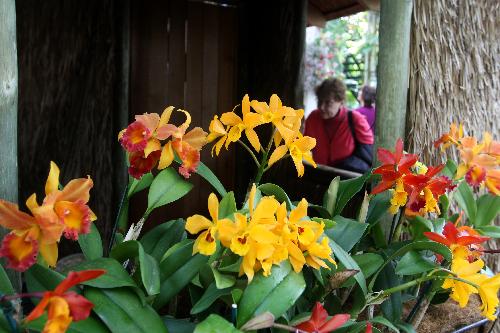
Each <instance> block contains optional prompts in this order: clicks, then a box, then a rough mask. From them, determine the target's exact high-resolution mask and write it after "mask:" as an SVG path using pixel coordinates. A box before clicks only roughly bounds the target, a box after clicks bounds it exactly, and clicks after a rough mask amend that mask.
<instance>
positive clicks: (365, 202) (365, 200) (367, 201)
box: [357, 192, 370, 223]
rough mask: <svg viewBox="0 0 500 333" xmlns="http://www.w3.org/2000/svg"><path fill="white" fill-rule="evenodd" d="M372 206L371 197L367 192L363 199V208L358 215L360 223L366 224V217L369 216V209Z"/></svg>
mask: <svg viewBox="0 0 500 333" xmlns="http://www.w3.org/2000/svg"><path fill="white" fill-rule="evenodd" d="M369 206H370V196H369V195H368V193H366V192H365V196H364V197H363V202H362V203H361V207H360V208H359V213H358V218H357V220H358V222H360V223H365V222H366V217H367V216H368V207H369Z"/></svg>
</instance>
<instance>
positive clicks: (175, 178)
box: [146, 168, 193, 215]
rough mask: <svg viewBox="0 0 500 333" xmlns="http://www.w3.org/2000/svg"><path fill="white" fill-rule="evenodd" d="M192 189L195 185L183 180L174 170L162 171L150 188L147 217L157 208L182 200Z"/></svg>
mask: <svg viewBox="0 0 500 333" xmlns="http://www.w3.org/2000/svg"><path fill="white" fill-rule="evenodd" d="M192 188H193V184H191V183H189V182H187V181H185V180H184V179H182V178H181V176H179V174H178V173H177V171H175V170H174V169H173V168H166V169H164V170H162V171H161V172H160V173H159V174H158V175H157V176H156V177H155V179H154V180H153V182H152V183H151V187H150V188H149V193H148V209H147V210H146V215H147V214H149V213H151V211H152V210H153V209H155V208H158V207H161V206H163V205H166V204H168V203H171V202H174V201H175V200H177V199H180V198H182V197H183V196H185V195H186V194H187V193H188V192H189V191H191V189H192Z"/></svg>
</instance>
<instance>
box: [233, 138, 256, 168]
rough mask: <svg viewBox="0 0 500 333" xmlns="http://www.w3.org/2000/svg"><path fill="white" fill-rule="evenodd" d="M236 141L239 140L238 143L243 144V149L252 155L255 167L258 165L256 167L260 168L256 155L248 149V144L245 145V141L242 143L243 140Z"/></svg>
mask: <svg viewBox="0 0 500 333" xmlns="http://www.w3.org/2000/svg"><path fill="white" fill-rule="evenodd" d="M238 142H239V143H240V144H241V145H242V146H243V148H245V149H246V150H247V151H248V153H249V154H250V156H252V158H253V161H254V162H255V164H256V165H257V167H258V168H260V163H259V161H258V160H257V157H256V156H255V154H254V153H253V151H252V150H251V149H250V147H248V146H247V145H246V143H244V142H243V141H241V140H238Z"/></svg>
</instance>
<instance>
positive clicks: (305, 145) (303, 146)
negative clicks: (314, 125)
mask: <svg viewBox="0 0 500 333" xmlns="http://www.w3.org/2000/svg"><path fill="white" fill-rule="evenodd" d="M294 144H295V145H296V146H297V148H299V149H300V150H301V151H302V152H303V153H304V152H306V151H310V150H311V149H313V148H314V147H315V146H316V139H315V138H311V137H310V136H304V137H302V138H300V139H298V140H296V141H295V142H294Z"/></svg>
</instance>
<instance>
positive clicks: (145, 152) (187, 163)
mask: <svg viewBox="0 0 500 333" xmlns="http://www.w3.org/2000/svg"><path fill="white" fill-rule="evenodd" d="M173 111H174V107H173V106H169V107H168V108H166V109H165V110H164V111H163V113H162V115H161V116H160V115H158V114H157V113H144V114H142V115H138V116H135V121H134V122H133V123H132V124H130V125H129V126H128V127H127V128H125V129H124V130H122V131H121V132H120V134H119V135H118V139H119V141H120V143H121V145H122V146H123V148H125V150H126V151H127V152H128V154H129V155H128V159H129V162H130V167H129V169H128V171H129V174H130V175H131V176H132V177H134V178H137V179H139V178H141V177H142V175H143V174H145V173H147V172H149V171H151V170H152V169H153V168H154V167H155V166H156V165H157V164H158V169H160V170H161V169H164V168H166V167H168V166H169V165H170V164H171V163H172V161H173V160H174V158H175V155H174V152H175V153H176V154H177V156H179V158H180V159H181V161H182V165H181V166H180V167H179V173H180V174H182V175H183V176H184V177H185V178H189V176H190V175H191V173H192V172H194V171H196V168H197V167H198V164H199V162H200V150H201V148H202V147H203V146H204V145H205V144H206V142H207V140H206V137H207V133H206V132H205V131H203V129H201V128H200V127H195V128H193V129H192V130H190V131H189V132H187V133H186V131H187V129H188V127H189V125H190V124H191V115H190V114H189V112H187V111H184V110H178V111H179V112H183V113H184V114H185V116H186V121H185V122H184V123H182V124H181V125H180V126H175V125H173V124H170V123H169V121H170V116H171V115H172V112H173ZM165 140H166V141H167V142H166V143H165V144H164V145H163V146H162V143H161V141H165Z"/></svg>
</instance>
